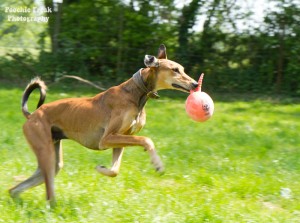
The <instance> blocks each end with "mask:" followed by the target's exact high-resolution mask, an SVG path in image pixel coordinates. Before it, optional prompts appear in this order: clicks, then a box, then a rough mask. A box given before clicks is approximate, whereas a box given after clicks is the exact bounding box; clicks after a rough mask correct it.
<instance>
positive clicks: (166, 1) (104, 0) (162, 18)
mask: <svg viewBox="0 0 300 223" xmlns="http://www.w3.org/2000/svg"><path fill="white" fill-rule="evenodd" d="M34 7H37V8H41V7H46V9H51V10H48V12H44V13H38V12H33V10H31V13H28V12H13V10H9V9H8V8H10V9H18V8H19V9H20V8H21V9H22V8H23V9H24V8H29V9H33V8H34ZM19 11H22V10H19ZM9 16H15V17H16V16H19V17H22V16H23V17H38V16H44V17H49V21H48V22H39V23H38V22H34V21H31V22H23V21H11V20H12V19H11V17H10V19H9ZM299 24H300V4H299V2H298V0H182V1H180V0H150V1H149V0H93V1H83V0H45V1H40V0H22V1H14V0H1V10H0V78H1V80H2V81H15V82H22V80H25V79H26V80H28V79H30V78H32V77H34V76H36V75H39V76H42V78H43V79H45V80H47V81H50V82H51V81H54V80H55V79H57V78H59V77H61V76H62V75H78V76H81V77H84V78H87V79H89V80H92V81H95V82H98V83H100V84H102V85H103V86H110V85H112V84H113V85H116V84H118V83H120V82H122V81H124V80H126V79H128V78H129V77H131V75H132V74H133V73H135V72H136V71H137V70H138V69H139V68H141V67H144V65H143V58H144V55H145V54H153V55H156V53H157V49H158V47H159V45H160V44H161V43H164V44H165V45H166V47H167V49H168V58H169V59H171V60H174V61H177V62H179V63H180V64H182V65H183V66H184V67H185V69H186V73H188V74H189V75H190V76H192V77H194V78H195V79H197V78H198V77H199V75H200V74H201V73H202V72H204V73H205V75H206V76H205V89H206V90H207V91H208V92H221V93H223V92H228V93H261V94H282V95H288V96H300V75H299V73H300V66H299V64H300V53H299V52H300V38H299V35H300V25H299Z"/></svg>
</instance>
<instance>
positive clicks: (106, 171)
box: [96, 166, 118, 177]
mask: <svg viewBox="0 0 300 223" xmlns="http://www.w3.org/2000/svg"><path fill="white" fill-rule="evenodd" d="M96 170H97V171H98V172H99V173H101V174H103V175H105V176H108V177H116V176H117V175H118V172H117V171H113V170H110V169H107V168H106V167H105V166H96Z"/></svg>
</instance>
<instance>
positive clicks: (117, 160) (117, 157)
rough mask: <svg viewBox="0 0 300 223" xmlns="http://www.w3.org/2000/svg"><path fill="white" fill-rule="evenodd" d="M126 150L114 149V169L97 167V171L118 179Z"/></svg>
mask: <svg viewBox="0 0 300 223" xmlns="http://www.w3.org/2000/svg"><path fill="white" fill-rule="evenodd" d="M123 152H124V148H113V157H112V167H111V168H110V169H107V168H106V167H104V166H97V167H96V170H97V171H98V172H99V173H102V174H103V175H105V176H109V177H116V176H117V175H118V173H119V169H120V166H121V161H122V156H123Z"/></svg>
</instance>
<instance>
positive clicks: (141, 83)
mask: <svg viewBox="0 0 300 223" xmlns="http://www.w3.org/2000/svg"><path fill="white" fill-rule="evenodd" d="M142 69H143V68H142ZM142 69H139V70H138V71H137V72H136V73H135V74H134V75H133V76H132V80H133V82H134V83H135V84H136V86H137V87H138V88H139V89H141V90H142V91H143V92H144V93H145V94H146V95H147V98H153V99H158V98H159V95H158V93H157V92H156V91H152V90H149V89H148V88H147V87H146V85H145V83H144V81H143V78H142V75H141V71H142Z"/></svg>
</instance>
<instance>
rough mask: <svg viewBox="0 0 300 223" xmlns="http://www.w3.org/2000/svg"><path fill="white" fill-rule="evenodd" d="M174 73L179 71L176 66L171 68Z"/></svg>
mask: <svg viewBox="0 0 300 223" xmlns="http://www.w3.org/2000/svg"><path fill="white" fill-rule="evenodd" d="M172 70H173V71H174V72H175V73H180V72H179V69H178V68H173V69H172Z"/></svg>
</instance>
